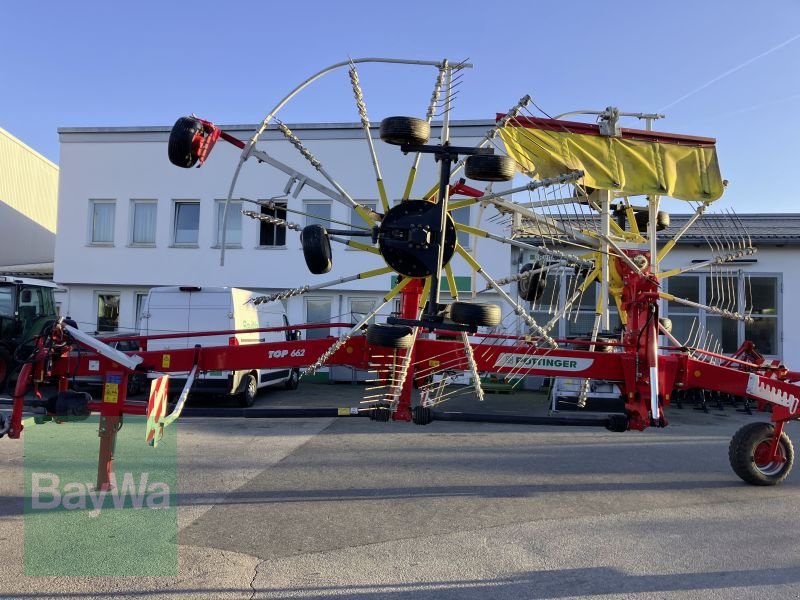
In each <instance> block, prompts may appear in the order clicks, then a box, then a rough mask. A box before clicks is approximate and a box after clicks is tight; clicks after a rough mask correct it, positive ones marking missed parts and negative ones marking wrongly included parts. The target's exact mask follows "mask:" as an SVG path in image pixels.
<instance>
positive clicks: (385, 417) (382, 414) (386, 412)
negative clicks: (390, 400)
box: [369, 402, 392, 423]
mask: <svg viewBox="0 0 800 600" xmlns="http://www.w3.org/2000/svg"><path fill="white" fill-rule="evenodd" d="M369 418H370V420H371V421H379V422H381V423H388V422H389V420H390V419H391V418H392V409H391V408H390V407H389V405H388V404H386V403H383V402H380V403H378V404H376V405H375V406H373V407H371V408H370V409H369Z"/></svg>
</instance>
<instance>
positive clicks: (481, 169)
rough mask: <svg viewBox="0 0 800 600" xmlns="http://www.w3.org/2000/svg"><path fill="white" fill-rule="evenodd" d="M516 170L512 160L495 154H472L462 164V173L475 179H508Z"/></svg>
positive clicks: (512, 176)
mask: <svg viewBox="0 0 800 600" xmlns="http://www.w3.org/2000/svg"><path fill="white" fill-rule="evenodd" d="M516 171H517V165H516V163H514V161H513V160H511V159H510V158H508V157H507V156H502V155H497V154H474V155H473V156H469V157H467V161H466V164H465V165H464V174H465V175H466V176H467V177H468V178H469V179H474V180H475V181H509V180H511V179H513V178H514V173H516Z"/></svg>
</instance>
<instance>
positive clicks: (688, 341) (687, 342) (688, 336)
mask: <svg viewBox="0 0 800 600" xmlns="http://www.w3.org/2000/svg"><path fill="white" fill-rule="evenodd" d="M696 323H697V317H695V318H693V319H692V324H691V326H690V327H689V333H687V334H686V340H685V341H684V342H683V345H684V346H686V347H687V348H690V347H691V346H692V344H691V339H692V334H693V333H694V326H695V324H696Z"/></svg>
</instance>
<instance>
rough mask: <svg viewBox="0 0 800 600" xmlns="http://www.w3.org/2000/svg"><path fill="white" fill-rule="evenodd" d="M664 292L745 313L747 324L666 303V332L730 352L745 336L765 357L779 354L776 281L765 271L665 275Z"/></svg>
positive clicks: (777, 281) (695, 343)
mask: <svg viewBox="0 0 800 600" xmlns="http://www.w3.org/2000/svg"><path fill="white" fill-rule="evenodd" d="M667 286H668V288H667V291H668V292H669V293H670V294H671V295H674V296H677V297H678V298H685V299H687V300H691V301H693V302H698V303H700V304H704V305H707V306H717V307H720V308H724V309H726V310H729V311H733V312H739V313H742V314H750V316H751V317H752V318H753V322H752V323H744V322H742V321H734V320H732V319H728V318H725V317H721V316H719V315H714V314H709V313H706V312H705V311H702V310H699V309H696V308H692V307H688V306H683V305H681V304H678V303H677V302H667V303H666V312H667V316H669V318H670V319H671V320H672V335H673V336H674V337H675V338H676V339H677V340H678V341H679V342H681V343H684V344H688V345H693V346H699V347H704V348H706V349H709V350H712V351H713V350H720V351H722V352H723V353H725V354H731V353H733V352H735V351H736V350H737V349H738V348H739V347H740V346H741V345H742V343H743V342H744V341H745V340H749V341H751V342H753V343H754V344H755V346H756V349H757V350H758V351H759V352H760V353H761V354H764V355H766V356H779V355H780V353H781V348H780V341H781V340H780V336H779V333H778V332H779V331H780V323H779V320H780V308H779V307H780V302H779V300H780V296H779V290H780V282H779V280H778V277H775V276H768V275H753V276H750V275H737V274H731V275H723V276H719V275H713V276H711V275H709V274H698V275H680V276H676V277H670V278H669V279H667Z"/></svg>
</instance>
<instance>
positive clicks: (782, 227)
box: [528, 213, 800, 246]
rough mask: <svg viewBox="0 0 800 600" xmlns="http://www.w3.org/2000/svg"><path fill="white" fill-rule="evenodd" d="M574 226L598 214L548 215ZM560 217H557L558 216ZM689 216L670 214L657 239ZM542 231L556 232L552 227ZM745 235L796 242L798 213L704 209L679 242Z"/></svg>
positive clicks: (758, 240)
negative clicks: (732, 211)
mask: <svg viewBox="0 0 800 600" xmlns="http://www.w3.org/2000/svg"><path fill="white" fill-rule="evenodd" d="M550 216H551V217H552V218H554V219H556V220H560V221H562V222H565V223H566V224H569V225H571V226H575V227H578V228H583V227H587V226H589V227H591V228H597V227H599V226H600V217H599V216H598V215H587V216H585V217H584V216H581V217H580V218H579V219H578V218H575V217H573V218H569V219H565V218H563V215H555V214H554V215H550ZM559 217H561V218H559ZM691 217H692V215H688V214H671V215H670V226H669V227H667V228H666V229H664V230H663V231H661V232H659V233H658V239H659V241H661V242H666V241H667V240H670V239H672V238H674V237H675V234H677V233H678V231H680V229H681V228H682V227H683V226H684V225H685V224H686V222H687V221H688V220H689V219H690V218H691ZM537 230H538V226H537V225H532V226H531V227H530V231H531V236H530V237H529V238H528V239H530V240H531V241H532V242H533V243H535V242H536V232H537ZM541 231H542V233H544V234H548V233H549V234H550V235H555V236H557V232H555V231H549V232H548V231H546V227H543V228H541ZM743 236H749V237H750V239H751V241H752V243H753V245H755V246H758V245H765V244H768V245H800V213H770V214H736V215H733V214H727V213H706V214H705V215H703V216H702V217H700V218H699V219H698V220H697V221H696V222H695V223H694V224H693V225H692V226H691V228H689V230H688V231H687V232H686V233H685V234H684V235H683V237H681V239H680V240H679V242H678V243H679V244H706V241H707V240H708V239H709V238H723V239H729V240H732V239H738V238H740V237H743Z"/></svg>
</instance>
